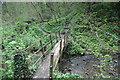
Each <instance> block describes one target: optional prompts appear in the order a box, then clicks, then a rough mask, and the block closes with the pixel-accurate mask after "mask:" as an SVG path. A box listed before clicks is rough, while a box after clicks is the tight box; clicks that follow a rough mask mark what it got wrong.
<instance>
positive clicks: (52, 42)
mask: <svg viewBox="0 0 120 80" xmlns="http://www.w3.org/2000/svg"><path fill="white" fill-rule="evenodd" d="M50 40H51V46H52V48H53V42H52V35H51V34H50Z"/></svg>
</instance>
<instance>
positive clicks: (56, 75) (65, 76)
mask: <svg viewBox="0 0 120 80" xmlns="http://www.w3.org/2000/svg"><path fill="white" fill-rule="evenodd" d="M54 78H55V79H58V78H59V79H80V78H82V77H80V76H79V75H77V74H70V73H66V74H60V73H59V72H55V73H54Z"/></svg>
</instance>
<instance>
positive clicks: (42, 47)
mask: <svg viewBox="0 0 120 80" xmlns="http://www.w3.org/2000/svg"><path fill="white" fill-rule="evenodd" d="M40 45H41V48H42V54H43V57H45V55H44V47H43V44H42V41H41V40H40Z"/></svg>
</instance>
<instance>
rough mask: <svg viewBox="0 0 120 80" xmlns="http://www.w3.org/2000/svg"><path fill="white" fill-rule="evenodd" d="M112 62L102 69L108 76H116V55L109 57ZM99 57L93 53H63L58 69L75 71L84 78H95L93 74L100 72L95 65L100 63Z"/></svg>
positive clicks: (68, 71) (62, 71) (67, 71)
mask: <svg viewBox="0 0 120 80" xmlns="http://www.w3.org/2000/svg"><path fill="white" fill-rule="evenodd" d="M110 60H112V61H113V62H112V63H110V62H109V64H111V66H110V67H108V66H106V70H104V75H105V76H107V77H109V78H117V77H118V72H117V71H118V68H117V66H118V65H117V64H118V61H117V55H114V56H112V58H110ZM101 64H102V62H100V60H99V58H98V57H96V56H95V55H87V54H86V55H84V56H81V55H63V57H62V60H61V63H60V65H59V68H60V69H59V70H60V72H61V73H71V74H72V73H75V74H78V75H79V76H81V77H84V78H95V74H100V73H101V72H100V69H99V68H98V67H97V66H98V65H101Z"/></svg>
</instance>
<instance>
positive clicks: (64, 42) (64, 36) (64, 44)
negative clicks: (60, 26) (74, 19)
mask: <svg viewBox="0 0 120 80" xmlns="http://www.w3.org/2000/svg"><path fill="white" fill-rule="evenodd" d="M65 39H66V34H65V35H64V45H65V41H66V40H65Z"/></svg>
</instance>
